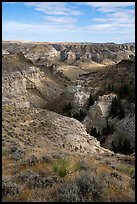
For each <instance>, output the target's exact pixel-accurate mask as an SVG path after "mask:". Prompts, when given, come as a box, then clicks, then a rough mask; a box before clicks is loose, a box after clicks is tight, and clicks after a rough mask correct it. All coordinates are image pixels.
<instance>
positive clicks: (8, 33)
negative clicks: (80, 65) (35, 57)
mask: <svg viewBox="0 0 137 204" xmlns="http://www.w3.org/2000/svg"><path fill="white" fill-rule="evenodd" d="M2 39H3V40H27V41H35V42H41V41H43V42H115V43H124V42H135V3H134V2H3V3H2Z"/></svg>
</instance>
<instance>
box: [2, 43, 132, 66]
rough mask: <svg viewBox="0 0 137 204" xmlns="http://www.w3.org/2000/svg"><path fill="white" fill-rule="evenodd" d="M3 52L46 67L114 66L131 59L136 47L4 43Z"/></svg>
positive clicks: (129, 45)
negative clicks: (21, 55) (91, 63)
mask: <svg viewBox="0 0 137 204" xmlns="http://www.w3.org/2000/svg"><path fill="white" fill-rule="evenodd" d="M3 50H6V51H7V52H9V53H19V52H22V53H23V54H24V56H25V57H26V58H27V59H30V60H31V61H32V62H33V63H40V64H41V65H42V64H43V65H45V64H46V63H47V62H50V63H51V62H56V63H60V62H65V63H66V64H79V63H81V62H92V61H93V62H96V63H101V64H106V63H107V64H112V63H116V62H119V61H121V60H122V59H129V58H130V56H131V55H135V46H134V45H132V44H113V43H112V44H111V43H108V44H107V43H106V44H99V43H91V44H90V43H89V44H86V43H85V44H84V43H71V44H69V43H68V44H67V43H61V44H54V43H31V42H29V43H25V42H20V43H17V42H15V43H14V42H10V43H6V42H3Z"/></svg>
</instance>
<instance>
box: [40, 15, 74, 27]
mask: <svg viewBox="0 0 137 204" xmlns="http://www.w3.org/2000/svg"><path fill="white" fill-rule="evenodd" d="M44 19H45V20H46V21H47V22H48V24H62V26H63V24H67V25H68V24H74V23H76V22H77V19H76V18H74V17H73V18H72V17H54V16H45V18H44Z"/></svg>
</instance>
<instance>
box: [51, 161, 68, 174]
mask: <svg viewBox="0 0 137 204" xmlns="http://www.w3.org/2000/svg"><path fill="white" fill-rule="evenodd" d="M53 170H54V172H56V173H57V174H58V175H59V176H60V177H65V176H66V175H67V174H68V172H69V161H68V160H65V159H60V160H58V161H57V162H56V163H54V164H53Z"/></svg>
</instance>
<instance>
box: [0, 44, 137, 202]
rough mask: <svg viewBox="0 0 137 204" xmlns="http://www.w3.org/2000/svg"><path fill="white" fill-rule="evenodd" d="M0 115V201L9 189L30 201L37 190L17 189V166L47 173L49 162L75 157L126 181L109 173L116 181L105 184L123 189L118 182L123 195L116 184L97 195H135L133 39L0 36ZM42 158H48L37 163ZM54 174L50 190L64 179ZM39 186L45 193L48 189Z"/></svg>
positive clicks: (12, 196)
mask: <svg viewBox="0 0 137 204" xmlns="http://www.w3.org/2000/svg"><path fill="white" fill-rule="evenodd" d="M2 113H3V114H2V115H3V116H2V150H3V195H4V196H3V197H4V200H6V197H5V196H7V194H8V193H7V192H8V190H7V189H9V188H10V189H11V190H10V191H11V194H10V192H9V194H10V195H9V197H8V199H9V200H8V199H7V200H8V201H12V200H16V199H17V201H18V200H20V199H22V200H23V201H24V200H25V201H29V199H30V201H35V200H36V198H34V195H35V193H36V191H35V188H34V189H33V190H30V188H29V187H28V184H26V186H25V187H26V189H27V192H30V191H31V195H32V196H30V197H31V198H28V197H25V198H24V197H23V196H24V195H22V190H20V188H21V183H20V182H19V181H18V180H17V178H18V177H19V176H21V174H22V171H23V172H26V171H27V170H28V169H29V170H31V171H34V172H35V173H37V176H38V174H39V171H40V167H41V170H43V169H44V168H45V169H46V171H47V172H48V171H49V173H48V176H49V175H50V179H51V178H52V176H53V172H52V170H51V166H52V165H51V164H52V163H54V162H56V161H58V162H59V161H60V160H64V159H66V158H68V160H69V159H70V160H72V161H73V162H74V163H77V162H78V161H79V160H82V161H84V162H85V161H86V162H87V164H88V165H89V166H90V164H91V166H92V163H94V165H95V167H96V171H94V174H95V175H96V174H97V172H98V171H99V170H100V171H101V172H103V170H102V169H103V168H104V169H105V170H104V172H103V173H105V176H106V174H107V173H108V174H110V175H111V174H112V172H113V173H114V172H115V173H116V174H118V175H121V176H122V177H123V180H124V178H125V182H124V185H123V184H122V182H123V180H121V181H118V183H117V182H116V183H117V184H116V183H115V179H114V181H113V178H111V179H112V183H113V182H114V183H115V184H113V185H112V183H111V184H109V183H107V182H106V183H107V184H106V185H107V186H109V187H108V188H109V190H110V192H111V191H112V190H113V188H112V186H114V188H116V189H120V188H121V185H123V188H122V196H121V198H120V197H119V193H118V190H117V191H115V193H114V195H113V193H112V194H111V193H110V195H106V194H104V196H105V198H104V197H103V198H102V199H104V200H105V199H106V201H115V202H117V201H120V199H121V200H122V199H123V200H122V201H134V187H133V186H132V185H131V183H134V176H133V172H134V170H133V169H134V159H135V45H134V43H133V44H128V43H125V44H115V43H71V42H70V43H47V42H43V43H37V42H23V41H3V42H2ZM44 157H46V158H47V160H46V162H45V164H43V163H42V162H41V161H42V158H44ZM49 157H50V159H51V160H52V162H51V163H50V165H49V164H47V163H48V158H49ZM32 158H33V159H32ZM30 160H31V162H30ZM91 161H92V162H91ZM29 162H30V163H34V164H32V165H31V164H29ZM46 165H47V166H46ZM100 165H104V166H103V167H100ZM122 165H123V166H124V168H125V169H126V168H127V169H130V170H129V171H131V169H132V172H130V173H129V171H127V172H126V171H125V169H124V170H123V169H122ZM9 166H10V169H9ZM22 166H24V167H22ZM38 166H39V167H38ZM70 166H71V165H70ZM21 167H22V168H21ZM48 168H49V169H50V170H49V169H48ZM38 169H39V171H38ZM98 169H99V170H98ZM73 170H74V169H73ZM78 171H80V170H77V171H75V172H74V175H75V173H76V174H77V173H78ZM34 172H31V173H34ZM26 173H27V172H26ZM74 175H73V176H74ZM97 175H98V174H97ZM39 176H40V174H39ZM75 176H76V175H75ZM75 176H74V177H75ZM46 177H47V176H46ZM106 177H107V176H106ZM106 177H105V180H106V181H107V178H106ZM112 177H113V176H112ZM114 177H115V176H114ZM64 178H65V177H64ZM39 179H40V178H39ZM42 179H43V177H42ZM44 179H45V177H44ZM58 179H59V182H56V184H55V183H54V178H52V181H53V182H52V186H53V187H55V188H57V185H58V183H59V184H60V183H61V184H62V183H63V182H64V181H62V180H60V177H59V178H58ZM61 179H62V178H61ZM71 179H72V180H73V179H74V178H70V180H71ZM34 180H35V179H34ZM66 180H67V178H66ZM66 180H65V182H66ZM42 181H43V180H42ZM8 182H11V187H10V186H8V184H7V183H8ZM43 182H46V185H47V186H48V184H47V181H45V180H44V181H43ZM68 183H69V182H68ZM111 185H112V186H111ZM40 188H41V187H39V186H38V189H40ZM5 189H6V190H5ZM12 189H15V192H13V193H12ZM17 189H18V190H17ZM16 190H17V191H19V193H16ZM43 191H44V192H46V194H48V193H47V192H49V189H47V188H44V190H43ZM43 191H42V192H43ZM125 191H127V192H126V193H125ZM53 192H54V193H55V189H54V191H53ZM53 192H52V191H51V192H50V193H51V194H52V193H53ZM108 192H109V191H108ZM44 194H45V193H44ZM19 195H20V197H19ZM26 195H27V194H26ZM21 196H22V197H23V198H21ZM55 197H56V196H53V198H54V199H53V198H51V197H50V198H49V197H48V196H47V197H46V198H45V197H43V195H41V197H39V196H38V200H37V201H55V202H56V201H57V202H58V201H62V200H61V198H58V199H59V200H55ZM70 197H71V196H70ZM81 199H86V198H85V197H83V198H81ZM65 201H66V200H65ZM74 201H77V200H76V198H74ZM80 201H81V200H80Z"/></svg>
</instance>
